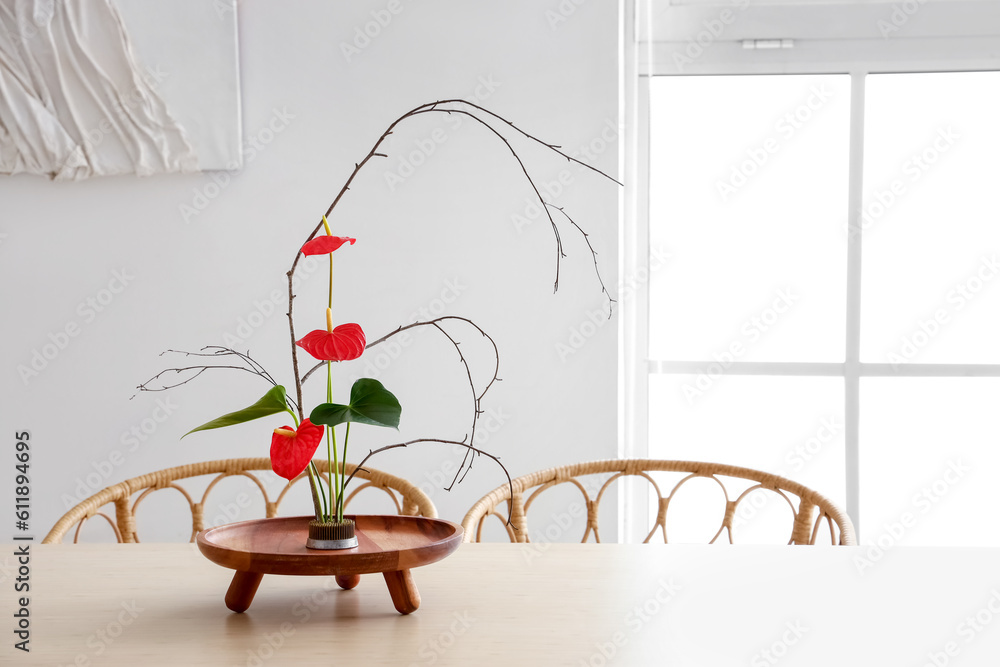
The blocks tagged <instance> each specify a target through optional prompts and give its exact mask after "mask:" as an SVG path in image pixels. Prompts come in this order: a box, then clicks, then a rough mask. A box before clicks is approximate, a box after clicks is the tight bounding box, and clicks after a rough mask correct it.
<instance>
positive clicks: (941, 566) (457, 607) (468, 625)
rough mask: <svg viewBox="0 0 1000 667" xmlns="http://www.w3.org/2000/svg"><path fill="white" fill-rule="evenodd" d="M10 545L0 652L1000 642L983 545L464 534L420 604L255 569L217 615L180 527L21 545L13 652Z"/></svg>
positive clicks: (282, 660) (807, 647) (694, 655)
mask: <svg viewBox="0 0 1000 667" xmlns="http://www.w3.org/2000/svg"><path fill="white" fill-rule="evenodd" d="M8 547H9V548H8V549H7V550H6V553H5V555H4V556H0V565H4V566H5V567H3V568H0V578H2V579H3V581H2V583H0V618H3V619H5V620H4V621H3V622H2V625H3V627H2V628H0V629H2V630H3V632H2V636H4V637H5V639H4V642H3V645H2V646H0V664H2V665H10V666H11V667H14V666H20V665H26V666H27V665H60V666H61V665H80V666H81V667H88V666H90V665H93V666H95V667H97V666H118V665H130V666H131V665H183V666H184V667H198V666H202V665H206V666H207V665H211V666H212V667H220V666H229V665H240V666H244V665H247V666H252V667H260V666H262V665H293V664H294V665H318V664H323V665H329V664H340V665H361V664H364V665H474V666H475V667H485V666H488V665H504V666H509V665H512V664H513V665H590V666H592V667H601V666H602V665H612V664H617V665H661V664H671V665H751V667H756V666H758V665H760V666H764V665H775V664H782V665H810V666H817V665H838V666H842V665H845V664H861V665H914V666H920V665H924V664H931V665H935V664H936V665H937V666H938V667H941V666H942V665H946V664H947V665H953V664H959V665H983V664H996V659H997V656H998V655H1000V568H998V567H997V564H998V563H1000V550H997V549H930V548H928V549H924V548H907V547H895V548H892V549H890V550H889V551H887V552H885V553H884V554H882V555H881V556H880V557H878V558H875V556H879V554H878V552H872V551H869V549H866V548H864V547H858V548H847V547H841V548H832V547H831V548H814V547H755V546H741V547H725V546H702V545H690V546H689V545H670V546H666V545H589V544H588V545H576V544H575V545H563V544H559V545H547V544H538V545H509V544H463V545H462V546H461V547H460V548H459V549H458V551H456V552H455V553H454V554H452V555H451V556H449V557H448V558H446V559H444V560H443V561H440V562H438V563H434V564H431V565H428V566H426V567H421V568H417V569H415V570H413V577H414V580H415V581H416V585H417V586H418V587H419V588H420V593H421V595H422V598H423V603H422V605H421V607H420V609H419V610H418V611H416V612H415V613H413V614H411V615H409V616H402V615H400V614H398V613H397V612H396V611H395V609H393V606H392V602H391V600H390V598H389V595H388V593H387V591H386V587H385V583H384V582H383V579H382V577H381V576H379V575H365V576H364V577H362V580H361V584H360V585H359V586H358V587H357V588H356V589H354V590H348V591H342V590H340V589H339V588H338V587H337V586H336V584H335V583H334V581H333V579H332V578H329V577H292V576H275V575H268V576H265V577H264V580H263V583H262V584H261V586H260V589H259V591H258V593H257V597H256V599H255V601H254V603H253V606H252V607H251V609H250V610H249V611H247V612H246V613H245V614H234V613H232V612H230V611H229V610H227V609H226V607H225V604H224V602H223V597H224V595H225V592H226V589H227V587H228V585H229V581H230V578H231V577H232V575H233V572H232V570H228V569H225V568H222V567H219V566H217V565H215V564H213V563H211V562H210V561H208V560H207V559H206V558H205V557H203V556H202V555H201V554H200V553H199V552H198V550H197V548H196V547H195V546H194V545H189V544H184V545H177V544H170V545H166V544H137V545H70V544H66V545H40V544H32V545H31V548H30V553H31V556H30V567H31V573H30V586H31V591H30V632H31V635H30V644H29V646H30V648H31V651H30V653H24V652H22V651H19V650H16V649H15V648H14V646H13V645H14V643H15V642H16V641H17V638H16V636H15V635H13V634H12V632H11V630H12V629H14V626H15V625H16V622H17V621H16V619H15V618H14V613H15V611H16V610H17V609H18V608H19V607H18V596H19V595H21V594H18V593H15V592H14V590H13V585H12V582H13V580H14V578H15V577H16V576H17V574H16V571H17V565H16V558H14V557H12V556H11V555H10V554H11V552H13V551H14V549H15V547H13V546H10V545H8ZM4 558H6V560H4ZM12 565H13V569H12V568H11V566H12ZM335 657H339V658H340V660H339V661H338V662H336V663H333V662H332V661H333V660H334V659H335ZM934 660H936V661H937V662H936V663H935V662H934Z"/></svg>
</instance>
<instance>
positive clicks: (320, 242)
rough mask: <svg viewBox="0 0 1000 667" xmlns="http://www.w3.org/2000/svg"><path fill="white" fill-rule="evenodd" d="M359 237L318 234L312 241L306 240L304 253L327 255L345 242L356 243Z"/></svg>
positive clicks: (303, 247)
mask: <svg viewBox="0 0 1000 667" xmlns="http://www.w3.org/2000/svg"><path fill="white" fill-rule="evenodd" d="M355 241H357V239H352V238H348V237H346V236H317V237H316V238H314V239H313V240H312V241H306V244H305V245H304V246H302V254H303V255H326V254H329V253H331V252H333V251H334V250H336V249H337V248H339V247H340V246H342V245H344V244H345V243H350V244H351V245H354V242H355Z"/></svg>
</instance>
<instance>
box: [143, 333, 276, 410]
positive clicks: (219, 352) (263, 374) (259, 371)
mask: <svg viewBox="0 0 1000 667" xmlns="http://www.w3.org/2000/svg"><path fill="white" fill-rule="evenodd" d="M205 350H212V352H205ZM164 354H181V355H184V356H185V357H209V358H218V357H230V356H235V357H237V358H239V359H240V360H241V361H243V362H244V363H245V364H247V365H246V366H233V365H229V364H198V365H194V366H182V367H180V368H167V369H164V370H162V371H160V372H159V373H157V374H156V375H154V376H153V377H151V378H149V379H148V380H146V381H145V382H143V383H142V384H140V385H138V386H137V387H136V389H138V390H139V391H167V390H168V389H173V388H175V387H180V386H181V385H185V384H187V383H188V382H191V381H192V380H194V379H195V378H197V377H198V376H200V375H201V374H202V373H204V372H205V371H209V370H215V369H225V370H238V371H244V372H246V373H250V374H252V375H256V376H258V377H260V378H263V379H264V380H266V381H267V382H269V383H270V384H271V385H272V386H276V385H277V384H278V383H277V382H276V381H275V380H274V378H273V377H271V374H270V373H268V372H267V370H266V369H265V368H264V367H263V366H262V365H261V364H260V363H259V362H258V361H257V360H256V359H254V358H253V357H251V356H250V352H249V351H248V352H240V351H238V350H233V349H231V348H228V347H222V346H220V345H208V346H206V347H203V348H201V351H199V352H188V351H186V350H164V351H163V352H161V353H160V356H161V357H162V356H163V355H164ZM188 371H196V372H195V373H194V374H192V375H191V376H189V377H187V378H186V379H184V380H182V381H180V382H177V383H175V384H166V383H164V384H163V386H162V387H150V386H149V384H150V383H151V382H154V381H155V380H157V379H159V378H160V377H162V376H164V375H166V374H167V373H174V374H175V375H176V374H180V373H186V372H188ZM133 398H134V396H133Z"/></svg>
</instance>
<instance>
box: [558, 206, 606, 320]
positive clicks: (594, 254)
mask: <svg viewBox="0 0 1000 667" xmlns="http://www.w3.org/2000/svg"><path fill="white" fill-rule="evenodd" d="M545 205H546V206H548V207H550V208H554V209H555V210H557V211H559V212H560V213H562V214H563V216H564V217H565V218H566V219H567V220H569V224H571V225H573V226H574V227H576V228H577V230H579V232H580V233H581V234H582V235H583V240H584V241H586V242H587V247H588V248H590V255H591V257H593V258H594V272H595V273H597V280H598V281H599V282H600V283H601V292H602V293H603V294H606V295H607V297H608V303H609V307H608V319H609V320H610V319H611V307H610V304H612V303H618V301H617V300H616V299H613V298H612V297H611V293H610V292H609V291H608V288H607V287H605V286H604V278H602V277H601V267H600V266H598V264H597V251H596V250H594V246H593V245H592V244H591V243H590V234H588V233H587V232H585V231H583V228H582V227H580V225H578V224H576V221H575V220H573V218H571V217H569V213H567V212H566V210H565V209H563V208H562V207H561V206H556V205H554V204H545Z"/></svg>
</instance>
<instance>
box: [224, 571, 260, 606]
mask: <svg viewBox="0 0 1000 667" xmlns="http://www.w3.org/2000/svg"><path fill="white" fill-rule="evenodd" d="M263 578H264V575H263V574H258V573H256V572H240V571H237V572H236V574H235V575H233V582H232V583H231V584H229V590H228V591H226V606H227V607H229V609H231V610H232V611H235V612H236V613H237V614H242V613H243V612H245V611H246V610H247V609H249V608H250V603H251V602H253V596H254V595H256V594H257V587H258V586H260V580H261V579H263Z"/></svg>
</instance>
